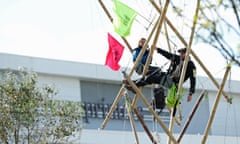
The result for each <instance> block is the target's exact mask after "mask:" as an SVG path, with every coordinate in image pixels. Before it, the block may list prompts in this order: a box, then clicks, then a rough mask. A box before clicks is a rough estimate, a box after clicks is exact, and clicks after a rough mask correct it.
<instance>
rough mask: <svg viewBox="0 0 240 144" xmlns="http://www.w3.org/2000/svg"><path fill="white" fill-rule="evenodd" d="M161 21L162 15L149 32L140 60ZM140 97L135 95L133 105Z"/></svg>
mask: <svg viewBox="0 0 240 144" xmlns="http://www.w3.org/2000/svg"><path fill="white" fill-rule="evenodd" d="M159 21H160V16H159V18H158V20H157V22H156V23H155V24H154V27H153V29H152V31H151V33H150V34H149V36H148V38H147V40H146V42H145V43H144V46H143V49H142V50H141V52H140V53H139V55H138V57H140V58H139V61H140V60H141V58H142V56H143V54H144V53H145V51H146V49H147V45H148V43H149V41H150V40H151V38H152V36H153V34H154V31H155V30H156V28H157V26H158V23H159ZM138 57H137V60H136V61H135V63H137V62H139V61H138ZM137 64H138V63H137ZM146 65H147V64H145V66H146ZM136 66H137V65H136ZM148 66H149V65H148ZM133 69H136V67H133ZM130 74H131V73H130ZM130 74H129V75H130ZM140 89H141V88H140ZM138 98H139V96H138V95H135V97H134V99H133V102H132V106H133V107H135V106H136V104H137V101H138Z"/></svg>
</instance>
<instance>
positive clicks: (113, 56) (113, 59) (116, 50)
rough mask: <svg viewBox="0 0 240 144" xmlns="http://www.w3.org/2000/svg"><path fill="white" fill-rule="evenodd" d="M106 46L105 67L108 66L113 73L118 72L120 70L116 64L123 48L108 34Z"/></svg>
mask: <svg viewBox="0 0 240 144" xmlns="http://www.w3.org/2000/svg"><path fill="white" fill-rule="evenodd" d="M108 45H109V49H108V53H107V57H106V61H105V65H106V66H109V67H110V68H111V69H112V70H114V71H118V70H119V68H120V65H119V64H118V62H119V61H120V59H121V57H122V54H123V50H124V46H123V45H122V44H120V43H119V42H118V41H117V40H116V39H115V38H114V37H113V36H112V35H111V34H110V33H108Z"/></svg>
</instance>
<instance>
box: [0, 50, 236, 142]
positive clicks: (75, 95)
mask: <svg viewBox="0 0 240 144" xmlns="http://www.w3.org/2000/svg"><path fill="white" fill-rule="evenodd" d="M0 61H1V63H0V70H3V69H6V68H10V69H14V70H17V69H18V68H19V67H26V68H29V69H32V70H33V71H35V72H37V73H38V76H39V82H40V84H52V85H54V86H55V88H56V89H57V90H58V91H59V94H58V96H57V97H56V98H57V99H61V100H72V101H82V102H83V103H84V104H85V109H86V115H87V116H86V117H85V119H84V120H85V122H86V124H85V126H84V130H83V132H82V135H81V139H80V140H77V141H76V143H81V144H112V143H115V144H132V143H134V142H135V137H134V135H133V132H132V129H131V125H130V122H129V120H128V119H127V117H126V115H127V114H126V112H125V108H124V104H125V99H124V98H121V100H120V102H119V103H118V105H117V107H116V111H114V113H113V115H112V117H111V119H110V120H109V121H108V123H107V125H106V128H105V129H103V130H101V131H99V130H98V128H99V127H101V124H102V123H103V120H104V119H105V116H106V114H107V112H108V110H109V108H111V104H112V103H113V101H114V99H115V98H116V96H117V94H118V92H119V89H120V87H121V80H122V79H123V76H122V73H121V71H119V72H114V71H111V70H110V69H109V68H108V67H106V66H103V65H96V64H89V63H80V62H71V61H62V60H52V59H43V58H36V57H26V56H19V55H11V54H3V53H1V54H0ZM218 82H219V84H220V83H221V80H220V79H218ZM239 85H240V82H239V81H232V80H229V81H227V82H226V85H225V88H224V91H225V92H226V93H227V94H228V95H229V96H231V97H233V103H232V104H229V103H227V102H226V100H225V99H224V98H223V96H222V97H221V100H220V103H219V105H218V107H217V110H216V115H215V117H214V120H213V123H212V126H211V129H210V132H209V136H208V139H207V143H209V144H211V143H215V144H216V143H217V144H233V143H240V137H239V136H240V124H239V123H238V122H239V121H240V115H238V114H239V113H238V110H240V105H239V103H240V90H239ZM188 86H189V85H188V82H186V83H185V84H184V88H185V89H187V88H188ZM202 90H206V91H207V92H208V94H207V95H206V96H205V97H204V98H203V100H202V101H201V103H200V105H199V108H198V109H197V111H196V113H195V115H194V117H193V119H192V121H191V123H190V125H189V127H188V129H187V131H186V133H185V135H184V136H183V138H182V140H181V143H183V144H189V143H194V144H198V143H199V144H200V143H201V141H202V138H203V134H204V132H205V129H206V125H207V123H208V119H209V116H210V115H211V112H212V108H213V105H214V102H215V98H216V95H217V92H218V89H217V88H216V87H215V85H214V84H213V83H212V81H211V80H210V79H209V78H208V77H197V86H196V93H195V94H194V96H193V100H192V101H191V102H190V103H187V102H186V96H185V97H184V96H183V98H182V101H181V103H182V104H181V109H182V114H183V120H182V122H181V126H176V125H175V126H174V136H175V137H176V138H177V137H178V135H179V133H180V132H181V130H182V128H183V126H184V123H185V122H186V120H187V119H188V117H189V114H190V112H191V110H192V108H193V106H194V105H195V103H196V101H197V99H198V96H199V95H200V93H201V92H202ZM143 93H144V95H145V96H146V98H147V99H148V100H149V102H150V101H151V97H152V91H151V88H150V87H145V88H144V89H143ZM186 94H187V93H186ZM129 95H130V97H131V98H133V96H134V95H133V94H132V93H131V92H129ZM137 107H138V109H139V110H141V111H140V112H141V114H142V116H143V119H144V121H145V123H146V125H147V127H148V129H149V130H150V131H151V132H153V136H156V134H158V136H159V139H160V143H166V142H167V139H168V136H167V135H166V134H165V132H164V130H163V129H162V127H161V126H160V125H159V124H158V123H157V122H154V121H153V118H152V115H151V114H150V112H149V110H148V109H147V107H146V106H145V104H144V103H143V102H142V100H141V99H140V100H139V102H138V103H137ZM160 117H161V118H162V120H163V122H164V123H165V124H166V126H167V127H168V124H169V119H170V118H169V112H168V111H167V110H165V109H164V110H163V112H162V113H160ZM134 119H135V121H134V123H135V125H136V129H137V136H138V139H139V142H140V144H146V143H151V141H150V139H149V138H148V136H147V134H146V133H145V131H144V129H143V127H142V125H141V124H140V123H139V121H138V120H137V118H136V117H134Z"/></svg>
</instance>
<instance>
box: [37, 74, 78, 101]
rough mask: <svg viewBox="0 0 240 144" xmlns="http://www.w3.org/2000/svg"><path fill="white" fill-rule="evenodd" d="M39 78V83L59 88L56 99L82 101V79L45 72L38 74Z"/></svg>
mask: <svg viewBox="0 0 240 144" xmlns="http://www.w3.org/2000/svg"><path fill="white" fill-rule="evenodd" d="M38 78H39V84H41V85H42V84H43V85H52V86H53V87H54V88H55V89H56V90H58V94H57V96H56V97H55V98H56V99H60V100H72V101H81V89H80V81H79V79H78V78H76V77H75V78H74V77H64V76H54V75H43V74H38Z"/></svg>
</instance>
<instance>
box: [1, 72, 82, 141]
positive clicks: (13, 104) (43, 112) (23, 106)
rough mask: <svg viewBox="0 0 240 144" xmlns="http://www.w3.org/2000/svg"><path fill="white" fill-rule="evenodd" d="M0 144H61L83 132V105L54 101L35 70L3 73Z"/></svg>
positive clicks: (54, 92) (51, 93)
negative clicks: (59, 143) (39, 80)
mask: <svg viewBox="0 0 240 144" xmlns="http://www.w3.org/2000/svg"><path fill="white" fill-rule="evenodd" d="M0 79H1V81H0V98H1V101H0V143H15V144H17V143H58V142H68V138H69V137H71V136H74V134H76V133H78V132H80V131H81V128H82V127H81V126H82V121H81V115H82V114H83V109H82V106H81V103H79V102H70V101H56V100H53V96H55V95H56V94H57V93H56V90H55V89H54V88H52V87H50V86H48V85H45V86H42V87H40V86H38V83H37V74H36V73H34V72H31V71H26V70H20V71H11V70H6V71H4V72H1V73H0Z"/></svg>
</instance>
